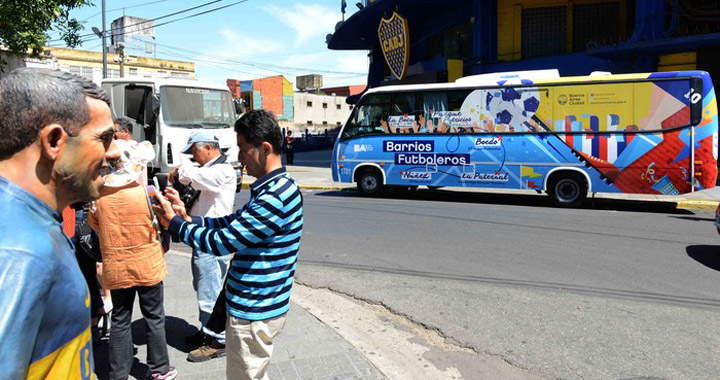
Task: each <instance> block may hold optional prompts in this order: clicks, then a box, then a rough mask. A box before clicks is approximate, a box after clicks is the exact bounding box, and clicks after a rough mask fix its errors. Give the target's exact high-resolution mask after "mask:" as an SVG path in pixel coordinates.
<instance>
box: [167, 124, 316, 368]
mask: <svg viewBox="0 0 720 380" xmlns="http://www.w3.org/2000/svg"><path fill="white" fill-rule="evenodd" d="M235 131H236V132H237V143H238V146H239V148H240V157H239V159H240V162H241V163H242V164H243V165H244V166H245V169H246V170H247V173H248V174H249V175H251V176H253V177H255V178H257V180H256V181H255V183H253V184H252V185H251V187H250V200H249V201H248V202H247V203H246V204H245V206H243V207H242V208H241V209H239V210H238V211H236V212H235V213H234V214H230V215H227V216H225V217H221V218H200V217H196V216H193V217H190V216H188V215H187V214H185V211H184V207H182V204H180V203H179V201H178V200H177V197H176V196H175V194H171V193H170V191H168V196H169V198H170V199H171V200H172V204H171V203H170V202H169V201H167V200H164V199H159V200H158V201H159V203H160V204H159V205H156V206H155V207H153V208H154V209H155V211H156V214H158V218H159V219H160V221H161V223H162V224H163V225H164V226H165V227H167V228H168V230H169V231H170V233H172V234H174V235H176V236H178V237H180V239H182V241H183V242H185V244H187V245H189V246H191V247H193V248H195V249H197V250H200V251H203V252H212V253H213V254H215V255H219V256H222V255H230V254H233V253H234V254H235V255H234V257H233V259H232V262H231V267H230V270H229V272H228V280H227V285H226V288H225V289H226V296H227V311H228V320H227V325H226V345H227V368H226V373H227V378H228V379H243V380H244V379H267V374H266V370H267V367H268V364H269V362H270V357H271V355H272V350H273V344H272V342H273V339H274V338H275V337H276V336H277V335H278V334H279V333H280V331H281V330H282V327H283V325H284V323H285V317H286V313H287V311H288V309H289V307H290V289H291V287H292V283H293V276H294V274H295V266H296V264H297V254H298V249H299V248H300V235H301V233H302V227H303V200H302V194H301V193H300V189H299V188H298V186H297V184H296V183H295V181H294V180H293V179H292V178H290V176H289V175H288V174H287V172H286V171H285V168H284V167H283V166H282V158H281V157H282V156H281V147H282V133H281V132H280V127H279V126H278V124H277V121H276V120H275V117H274V115H273V114H271V113H270V112H267V111H264V110H253V111H250V112H248V113H246V114H245V115H244V116H243V117H242V118H240V119H239V120H238V121H237V122H236V123H235ZM159 198H162V197H159ZM173 207H174V209H173ZM176 214H177V215H176Z"/></svg>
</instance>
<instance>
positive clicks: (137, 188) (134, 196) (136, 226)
mask: <svg viewBox="0 0 720 380" xmlns="http://www.w3.org/2000/svg"><path fill="white" fill-rule="evenodd" d="M90 211H91V212H90V216H89V221H90V226H91V227H92V228H93V229H94V230H96V231H98V236H99V237H100V250H101V251H102V256H103V284H102V285H103V288H106V289H125V288H130V287H133V286H152V285H155V284H157V283H159V282H160V281H162V280H164V279H165V276H166V275H167V267H166V266H165V258H164V257H163V249H162V245H161V244H160V241H158V235H157V230H156V229H155V227H153V225H152V214H151V213H150V208H149V206H148V200H147V195H146V194H145V189H144V188H143V186H142V185H140V184H138V183H137V182H132V183H131V184H129V185H127V186H125V187H103V189H102V191H101V192H100V198H99V199H98V200H97V201H95V207H94V208H93V207H91V210H90Z"/></svg>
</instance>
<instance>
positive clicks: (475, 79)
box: [366, 70, 697, 94]
mask: <svg viewBox="0 0 720 380" xmlns="http://www.w3.org/2000/svg"><path fill="white" fill-rule="evenodd" d="M552 71H555V72H557V70H535V71H521V72H508V73H491V74H480V75H472V76H467V77H462V78H458V79H457V80H456V81H455V82H447V83H424V84H407V85H391V86H380V87H374V88H371V89H369V90H368V91H367V92H366V94H373V93H383V92H397V91H417V90H447V89H461V88H469V87H497V86H532V85H542V84H557V83H580V82H603V81H618V80H620V81H622V80H632V79H647V78H649V77H650V76H651V75H652V73H632V74H609V73H603V72H597V73H593V74H591V75H583V76H571V77H561V76H553V75H552V73H551V72H552ZM538 72H539V73H538ZM695 73H697V72H695ZM518 74H524V75H518ZM532 74H541V75H532ZM663 74H670V73H663ZM677 74H682V72H678V73H677ZM680 76H681V75H680ZM504 78H508V79H504ZM495 79H499V80H495Z"/></svg>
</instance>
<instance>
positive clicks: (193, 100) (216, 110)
mask: <svg viewBox="0 0 720 380" xmlns="http://www.w3.org/2000/svg"><path fill="white" fill-rule="evenodd" d="M160 104H161V108H162V115H163V119H164V120H165V124H167V125H170V126H173V127H184V128H227V127H232V125H233V124H234V123H235V112H234V110H233V103H232V100H231V97H230V92H228V91H221V90H211V89H207V88H195V87H174V86H163V87H161V88H160Z"/></svg>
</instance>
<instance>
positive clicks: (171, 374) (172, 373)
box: [150, 367, 178, 380]
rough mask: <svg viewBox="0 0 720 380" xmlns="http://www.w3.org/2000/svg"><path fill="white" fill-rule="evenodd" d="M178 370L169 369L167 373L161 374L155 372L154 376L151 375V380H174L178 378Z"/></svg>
mask: <svg viewBox="0 0 720 380" xmlns="http://www.w3.org/2000/svg"><path fill="white" fill-rule="evenodd" d="M177 373H178V372H177V370H176V369H175V367H169V368H168V371H167V372H165V373H159V372H155V373H153V374H152V375H150V379H151V380H173V379H174V378H176V377H177Z"/></svg>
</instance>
